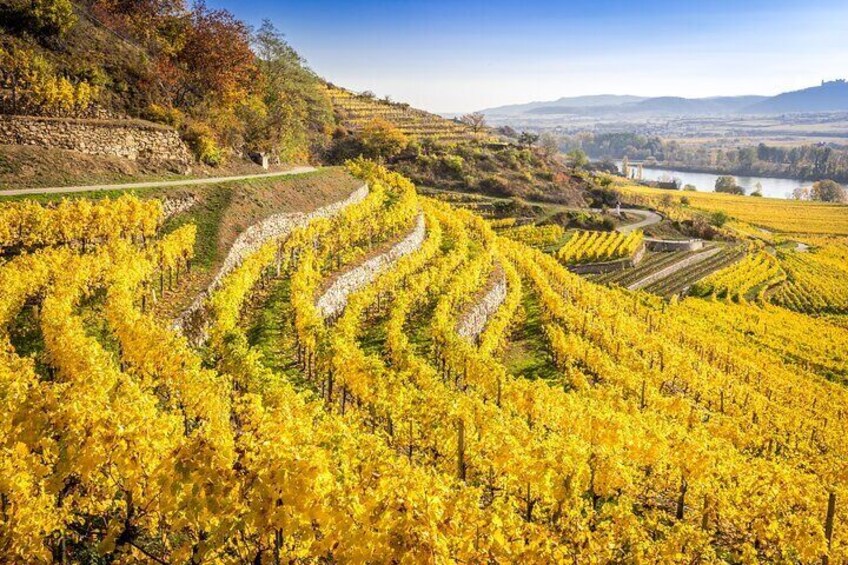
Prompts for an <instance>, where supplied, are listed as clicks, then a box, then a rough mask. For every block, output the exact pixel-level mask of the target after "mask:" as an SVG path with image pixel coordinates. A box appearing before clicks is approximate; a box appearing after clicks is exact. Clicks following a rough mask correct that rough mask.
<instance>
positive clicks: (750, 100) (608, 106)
mask: <svg viewBox="0 0 848 565" xmlns="http://www.w3.org/2000/svg"><path fill="white" fill-rule="evenodd" d="M841 111H845V112H848V82H846V81H845V80H835V81H831V82H823V83H822V84H821V86H815V87H812V88H806V89H804V90H798V91H795V92H786V93H783V94H779V95H777V96H770V97H769V96H716V97H711V98H683V97H678V96H657V97H651V98H644V97H639V96H624V95H622V96H618V95H610V94H604V95H598V96H578V97H573V98H567V97H566V98H560V99H559V100H553V101H550V102H531V103H528V104H513V105H510V106H500V107H497V108H489V109H487V110H482V112H483V113H484V114H486V115H487V116H489V117H490V118H510V117H519V116H525V117H534V116H535V117H540V116H553V115H577V116H609V115H620V114H630V115H633V114H640V115H678V116H683V115H695V116H699V115H719V114H782V113H794V112H798V113H816V112H841Z"/></svg>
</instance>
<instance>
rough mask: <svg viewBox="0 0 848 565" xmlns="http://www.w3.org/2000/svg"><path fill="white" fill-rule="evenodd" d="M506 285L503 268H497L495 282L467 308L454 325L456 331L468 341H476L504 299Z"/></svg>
mask: <svg viewBox="0 0 848 565" xmlns="http://www.w3.org/2000/svg"><path fill="white" fill-rule="evenodd" d="M506 293H507V286H506V276H505V275H504V272H503V269H498V270H497V273H496V277H495V282H494V284H492V287H491V288H490V289H489V291H488V292H486V294H485V295H483V298H481V299H480V301H479V302H477V303H476V304H475V305H474V306H473V307H472V308H471V310H469V311H468V312H467V313H466V314H465V315H464V316H463V317H462V318H461V319H460V320H459V323H458V324H457V326H456V333H458V334H459V336H460V337H463V338H465V339H467V340H468V341H476V340H477V338H478V337H479V336H480V334H481V333H483V330H484V329H485V327H486V324H487V323H488V322H489V318H491V317H492V316H493V315H494V314H495V312H497V311H498V308H500V307H501V304H503V302H504V300H506Z"/></svg>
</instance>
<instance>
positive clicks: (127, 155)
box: [0, 115, 193, 167]
mask: <svg viewBox="0 0 848 565" xmlns="http://www.w3.org/2000/svg"><path fill="white" fill-rule="evenodd" d="M0 145H34V146H39V147H47V148H54V149H67V150H70V151H79V152H80V153H87V154H89V155H106V156H111V157H122V158H124V159H129V160H132V161H146V162H156V163H160V162H172V163H176V164H180V165H182V166H184V167H187V166H188V165H189V164H190V163H191V162H192V160H193V159H192V157H191V153H190V152H189V150H188V148H187V147H186V145H185V144H184V143H183V141H182V140H181V139H180V136H179V134H178V133H177V131H176V130H174V129H172V128H169V127H165V126H161V125H158V124H154V123H151V122H144V121H141V120H88V119H73V118H47V117H38V116H12V115H0Z"/></svg>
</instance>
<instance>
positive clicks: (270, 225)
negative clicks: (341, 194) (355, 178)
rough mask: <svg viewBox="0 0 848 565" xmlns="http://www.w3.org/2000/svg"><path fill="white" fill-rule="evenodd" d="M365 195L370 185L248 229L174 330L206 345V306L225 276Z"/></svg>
mask: <svg viewBox="0 0 848 565" xmlns="http://www.w3.org/2000/svg"><path fill="white" fill-rule="evenodd" d="M366 196H368V184H363V185H362V186H360V187H359V188H358V189H356V190H355V191H354V192H352V193H351V195H350V196H348V197H347V198H345V199H344V200H341V201H339V202H333V203H332V204H328V205H327V206H324V207H323V208H318V209H317V210H315V211H313V212H310V213H302V212H292V213H280V214H275V215H273V216H270V217H268V218H266V219H264V220H262V221H261V222H258V223H256V224H253V225H252V226H250V227H248V228H247V229H246V230H244V231H243V232H242V233H241V234H239V236H238V237H237V238H236V240H235V241H234V242H233V245H232V246H231V247H230V251H229V253H227V257H226V258H225V259H224V262H223V264H222V265H221V268H220V269H218V272H217V273H216V274H215V277H214V278H213V279H212V282H211V283H209V286H208V287H207V288H206V290H205V291H203V292H201V293H200V294H199V295H198V296H197V297H196V298H195V299H194V302H192V304H191V306H189V307H188V308H187V309H186V310H185V311H184V312H183V313H182V314H181V315H180V316H179V318H177V320H176V322H175V324H174V327H175V328H176V329H179V330H185V329H188V328H191V334H192V335H193V336H194V338H195V339H194V340H195V341H196V342H198V343H202V342H204V341H205V339H206V338H205V329H206V324H207V316H205V312H204V305H205V304H206V299H207V297H208V296H209V295H210V294H212V292H214V291H215V289H217V288H218V287H219V286H220V285H221V283H222V282H223V280H224V277H226V276H227V275H228V274H230V273H231V272H232V271H233V270H234V269H235V268H236V267H238V266H239V265H241V263H242V261H244V260H245V259H246V258H247V257H248V256H249V255H250V254H251V253H254V252H256V251H257V250H259V248H260V247H262V245H263V244H265V243H266V242H267V241H269V240H271V239H276V238H280V237H284V236H286V235H288V234H289V233H291V232H292V230H294V229H295V228H299V227H301V226H305V225H307V224H308V223H309V222H311V221H312V220H315V219H317V218H329V217H331V216H335V215H336V214H338V213H339V212H341V211H342V210H344V209H345V208H347V207H348V206H351V205H353V204H356V203H357V202H361V201H362V200H364V199H365V197H366Z"/></svg>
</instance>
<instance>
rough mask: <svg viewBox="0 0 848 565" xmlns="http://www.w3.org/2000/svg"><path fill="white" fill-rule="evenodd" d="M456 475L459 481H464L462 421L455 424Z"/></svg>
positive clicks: (463, 431) (463, 422) (463, 428)
mask: <svg viewBox="0 0 848 565" xmlns="http://www.w3.org/2000/svg"><path fill="white" fill-rule="evenodd" d="M456 474H457V476H458V477H459V479H460V480H462V481H464V480H465V421H464V420H462V419H460V420H459V421H458V422H457V438H456Z"/></svg>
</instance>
